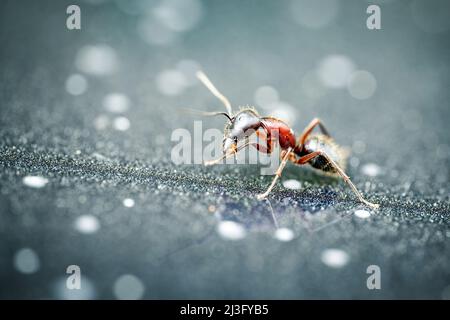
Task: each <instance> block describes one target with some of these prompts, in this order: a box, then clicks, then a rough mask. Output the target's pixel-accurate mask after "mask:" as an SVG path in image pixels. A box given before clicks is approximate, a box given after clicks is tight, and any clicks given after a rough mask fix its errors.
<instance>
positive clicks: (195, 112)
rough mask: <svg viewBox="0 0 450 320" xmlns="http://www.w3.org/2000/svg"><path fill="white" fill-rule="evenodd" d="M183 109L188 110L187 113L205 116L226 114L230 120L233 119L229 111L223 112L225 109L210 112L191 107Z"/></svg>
mask: <svg viewBox="0 0 450 320" xmlns="http://www.w3.org/2000/svg"><path fill="white" fill-rule="evenodd" d="M183 111H185V112H187V113H191V114H198V115H201V116H205V117H213V116H219V115H222V116H225V117H227V118H228V120H230V121H232V120H231V117H230V116H229V115H228V113H226V112H223V111H216V112H208V111H200V110H195V109H189V108H183Z"/></svg>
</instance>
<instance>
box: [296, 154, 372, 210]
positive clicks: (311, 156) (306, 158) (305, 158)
mask: <svg viewBox="0 0 450 320" xmlns="http://www.w3.org/2000/svg"><path fill="white" fill-rule="evenodd" d="M317 156H323V157H325V158H326V159H327V161H328V162H329V163H330V164H331V165H332V166H333V167H334V168H335V169H336V171H337V172H338V174H339V175H340V176H341V177H342V179H344V181H345V182H346V183H347V184H348V185H349V186H350V188H352V190H353V193H354V194H355V195H356V196H357V197H358V199H359V201H361V202H362V203H364V204H366V205H368V206H369V207H372V208H374V209H377V208H379V206H380V205H379V204H376V203H372V202H369V201H367V200H366V199H364V197H363V196H362V194H361V193H360V192H359V191H358V189H356V186H355V185H354V184H353V182H352V181H351V180H350V178H349V176H347V175H346V174H345V172H344V170H342V169H341V168H340V167H339V166H338V165H337V163H336V162H334V161H333V160H332V159H331V158H330V157H329V156H328V155H327V154H326V152H323V151H314V152H311V153H310V154H307V155H306V156H303V157H301V158H299V159H297V161H296V162H295V163H296V164H300V165H302V164H305V163H307V162H308V161H310V160H311V159H314V158H315V157H317Z"/></svg>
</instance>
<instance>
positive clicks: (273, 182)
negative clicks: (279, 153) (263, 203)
mask: <svg viewBox="0 0 450 320" xmlns="http://www.w3.org/2000/svg"><path fill="white" fill-rule="evenodd" d="M291 153H292V148H288V149H287V151H286V153H285V155H284V157H283V159H282V160H281V163H280V166H279V167H278V169H277V171H276V173H275V177H274V178H273V180H272V183H271V184H270V186H269V188H267V190H266V192H264V193H262V194H258V195H257V196H256V197H257V199H258V200H262V199H264V198H266V197H267V196H268V195H269V193H270V191H272V189H273V187H274V186H275V183H277V181H278V178H280V177H281V173H282V172H283V169H284V167H285V166H286V163H287V161H288V160H289V157H290V155H291Z"/></svg>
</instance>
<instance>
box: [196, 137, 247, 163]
mask: <svg viewBox="0 0 450 320" xmlns="http://www.w3.org/2000/svg"><path fill="white" fill-rule="evenodd" d="M249 145H251V143H249V142H246V143H244V144H243V145H241V146H240V147H238V148H236V150H235V151H234V152H229V153H226V154H224V155H223V156H221V157H220V158H217V159H215V160H210V161H205V162H204V163H203V164H204V165H205V166H212V165H214V164H218V163H220V161H222V160H225V159H227V158H229V157H231V156H235V155H236V153H238V152H239V151H241V150H242V149H244V148H245V147H247V146H249Z"/></svg>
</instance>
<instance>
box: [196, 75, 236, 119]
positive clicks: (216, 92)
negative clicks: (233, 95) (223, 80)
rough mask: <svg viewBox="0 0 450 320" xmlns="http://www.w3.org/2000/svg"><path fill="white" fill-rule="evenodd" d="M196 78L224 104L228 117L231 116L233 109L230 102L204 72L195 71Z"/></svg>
mask: <svg viewBox="0 0 450 320" xmlns="http://www.w3.org/2000/svg"><path fill="white" fill-rule="evenodd" d="M195 75H196V76H197V78H198V79H199V80H200V81H201V82H202V83H203V84H204V85H205V87H206V88H208V89H209V91H211V93H212V94H213V95H214V96H215V97H216V98H217V99H219V100H220V101H222V103H223V104H224V106H225V108H226V109H227V113H228V115H229V118H231V115H232V114H233V111H232V110H231V104H230V101H228V99H227V98H226V97H225V96H224V95H223V94H221V93H220V92H219V90H217V88H216V87H215V86H214V85H213V84H212V82H211V80H209V79H208V77H207V76H206V74H204V73H203V72H202V71H197V73H196V74H195Z"/></svg>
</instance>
